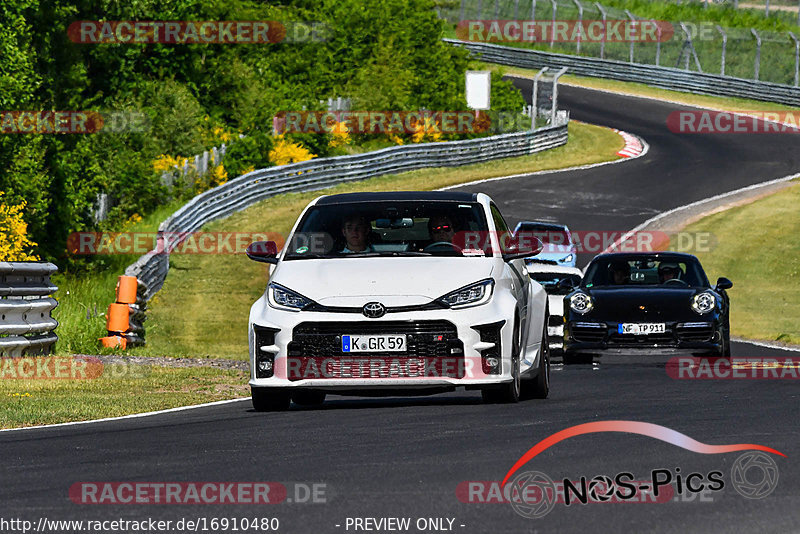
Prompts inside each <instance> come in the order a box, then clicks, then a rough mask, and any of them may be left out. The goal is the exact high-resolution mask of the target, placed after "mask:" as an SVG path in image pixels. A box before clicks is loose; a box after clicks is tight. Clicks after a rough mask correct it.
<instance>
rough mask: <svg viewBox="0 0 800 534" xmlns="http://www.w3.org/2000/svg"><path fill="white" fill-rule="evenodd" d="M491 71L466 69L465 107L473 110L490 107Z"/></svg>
mask: <svg viewBox="0 0 800 534" xmlns="http://www.w3.org/2000/svg"><path fill="white" fill-rule="evenodd" d="M491 92H492V73H491V72H490V71H488V70H468V71H467V107H469V108H470V109H474V110H476V111H477V110H483V109H490V106H489V101H490V95H491Z"/></svg>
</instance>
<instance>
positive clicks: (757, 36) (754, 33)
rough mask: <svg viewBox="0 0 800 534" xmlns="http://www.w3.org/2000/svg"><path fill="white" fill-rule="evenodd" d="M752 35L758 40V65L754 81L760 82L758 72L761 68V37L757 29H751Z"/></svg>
mask: <svg viewBox="0 0 800 534" xmlns="http://www.w3.org/2000/svg"><path fill="white" fill-rule="evenodd" d="M750 33H752V34H753V36H754V37H755V38H756V64H755V67H754V71H755V72H754V73H753V79H754V80H756V81H758V70H759V67H761V36H760V35H758V32H757V31H756V29H755V28H750Z"/></svg>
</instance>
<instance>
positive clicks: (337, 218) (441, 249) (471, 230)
mask: <svg viewBox="0 0 800 534" xmlns="http://www.w3.org/2000/svg"><path fill="white" fill-rule="evenodd" d="M491 253H492V249H491V243H490V239H489V232H488V227H487V224H486V218H485V217H484V211H483V207H482V206H481V205H480V204H477V203H469V202H468V203H458V202H441V201H439V202H433V201H431V202H424V201H413V202H403V201H376V202H365V203H359V204H337V205H322V206H315V207H313V208H311V209H309V211H308V212H307V213H306V214H305V216H304V217H303V219H302V221H301V222H300V224H299V225H298V227H297V231H296V232H295V233H294V234H293V235H292V237H291V240H290V242H289V244H288V246H287V251H286V256H285V259H308V258H321V257H322V258H352V257H384V256H389V257H392V256H396V257H400V256H458V257H485V256H487V255H491Z"/></svg>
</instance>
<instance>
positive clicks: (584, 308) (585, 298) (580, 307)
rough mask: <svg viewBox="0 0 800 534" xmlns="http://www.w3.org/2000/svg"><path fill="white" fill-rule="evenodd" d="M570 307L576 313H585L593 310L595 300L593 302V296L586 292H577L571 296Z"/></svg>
mask: <svg viewBox="0 0 800 534" xmlns="http://www.w3.org/2000/svg"><path fill="white" fill-rule="evenodd" d="M569 307H570V308H571V309H572V311H574V312H575V313H580V314H581V315H583V314H586V313H589V312H590V311H591V310H592V308H593V307H594V302H592V297H590V296H589V295H587V294H586V293H582V292H581V293H575V294H574V295H572V296H571V297H570V298H569Z"/></svg>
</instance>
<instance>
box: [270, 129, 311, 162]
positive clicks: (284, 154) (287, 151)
mask: <svg viewBox="0 0 800 534" xmlns="http://www.w3.org/2000/svg"><path fill="white" fill-rule="evenodd" d="M276 139H277V141H276V142H275V146H274V147H273V148H272V150H270V151H269V160H270V161H271V162H272V163H274V164H275V165H287V164H289V163H296V162H298V161H308V160H310V159H312V158H316V157H317V156H316V155H315V154H312V153H311V152H309V150H308V149H307V148H305V147H304V146H302V145H298V144H296V143H292V142H291V141H289V140H288V139H285V138H284V136H283V135H279V136H278V137H277V138H276Z"/></svg>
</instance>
